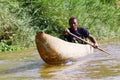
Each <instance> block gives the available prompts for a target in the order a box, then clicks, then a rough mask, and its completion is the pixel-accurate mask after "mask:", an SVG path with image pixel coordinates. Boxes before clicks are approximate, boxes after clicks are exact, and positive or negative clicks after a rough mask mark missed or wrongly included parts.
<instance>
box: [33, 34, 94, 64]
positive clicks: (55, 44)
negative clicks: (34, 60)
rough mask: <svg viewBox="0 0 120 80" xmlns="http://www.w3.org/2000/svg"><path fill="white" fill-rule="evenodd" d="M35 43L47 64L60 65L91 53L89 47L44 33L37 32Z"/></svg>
mask: <svg viewBox="0 0 120 80" xmlns="http://www.w3.org/2000/svg"><path fill="white" fill-rule="evenodd" d="M35 42H36V47H37V50H38V52H39V55H40V57H41V58H42V59H43V60H44V61H45V62H46V63H47V64H60V63H63V62H65V61H66V60H69V59H71V60H72V59H73V60H75V59H77V58H80V57H84V56H87V55H89V54H91V53H93V48H92V47H91V46H90V45H87V44H77V43H71V42H67V41H64V40H62V39H59V38H57V37H54V36H51V35H49V34H46V33H44V32H37V34H36V36H35Z"/></svg>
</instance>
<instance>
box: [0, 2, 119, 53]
mask: <svg viewBox="0 0 120 80" xmlns="http://www.w3.org/2000/svg"><path fill="white" fill-rule="evenodd" d="M116 2H117V1H116V0H0V41H2V40H5V41H9V40H11V42H10V43H11V44H8V43H4V42H1V43H2V44H3V43H4V44H5V45H7V46H16V48H17V47H30V46H34V37H35V34H36V32H37V31H44V32H46V33H48V34H51V35H53V36H56V37H59V38H62V39H63V35H62V31H63V30H64V29H65V28H67V27H68V26H69V25H68V20H69V18H70V17H71V16H75V17H76V18H78V21H79V25H80V26H85V28H87V29H88V30H89V31H90V33H91V34H93V35H94V36H95V37H96V38H97V39H98V40H100V39H109V38H114V37H117V38H119V37H120V35H119V34H120V8H117V5H116ZM0 45H1V44H0ZM6 48H8V47H6ZM2 49H3V48H2ZM2 49H1V47H0V50H1V51H4V50H2ZM5 51H6V50H5ZM8 51H9V50H8Z"/></svg>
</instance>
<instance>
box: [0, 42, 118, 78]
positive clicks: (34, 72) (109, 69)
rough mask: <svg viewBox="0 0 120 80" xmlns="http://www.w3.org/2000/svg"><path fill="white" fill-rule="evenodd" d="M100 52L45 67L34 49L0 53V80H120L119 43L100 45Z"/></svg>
mask: <svg viewBox="0 0 120 80" xmlns="http://www.w3.org/2000/svg"><path fill="white" fill-rule="evenodd" d="M100 47H101V48H103V49H104V50H106V51H108V52H110V54H111V55H107V54H105V53H103V52H101V51H99V50H95V52H94V53H93V54H91V55H88V56H86V57H83V58H80V59H78V60H77V61H70V62H68V63H66V64H62V65H48V64H46V63H45V62H44V61H43V60H42V59H41V58H40V56H39V54H38V52H37V50H36V49H30V50H24V51H14V52H5V53H3V54H2V53H1V54H0V80H120V42H119V41H117V42H109V43H106V44H102V45H100Z"/></svg>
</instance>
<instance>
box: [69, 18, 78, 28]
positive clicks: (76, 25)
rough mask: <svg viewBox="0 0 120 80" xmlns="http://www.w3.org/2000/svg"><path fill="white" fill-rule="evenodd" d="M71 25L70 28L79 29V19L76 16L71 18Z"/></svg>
mask: <svg viewBox="0 0 120 80" xmlns="http://www.w3.org/2000/svg"><path fill="white" fill-rule="evenodd" d="M69 25H70V28H72V29H73V30H77V27H78V22H77V19H76V18H75V17H71V18H70V19H69Z"/></svg>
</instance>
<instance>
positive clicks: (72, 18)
mask: <svg viewBox="0 0 120 80" xmlns="http://www.w3.org/2000/svg"><path fill="white" fill-rule="evenodd" d="M74 19H76V18H75V17H74V16H72V17H71V18H70V19H69V24H70V21H72V20H74ZM76 20H77V19H76Z"/></svg>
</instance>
